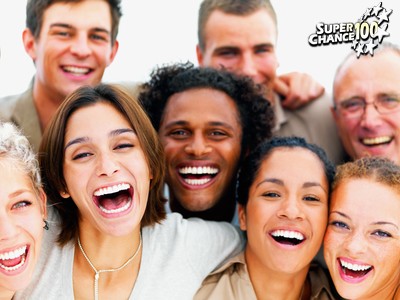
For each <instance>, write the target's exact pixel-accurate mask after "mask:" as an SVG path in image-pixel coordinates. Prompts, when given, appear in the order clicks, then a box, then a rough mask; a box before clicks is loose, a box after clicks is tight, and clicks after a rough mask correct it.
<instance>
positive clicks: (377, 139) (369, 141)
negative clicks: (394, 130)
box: [361, 136, 392, 145]
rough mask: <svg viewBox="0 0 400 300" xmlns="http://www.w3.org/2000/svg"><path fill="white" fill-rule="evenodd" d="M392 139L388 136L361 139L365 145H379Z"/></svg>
mask: <svg viewBox="0 0 400 300" xmlns="http://www.w3.org/2000/svg"><path fill="white" fill-rule="evenodd" d="M391 140H392V137H390V136H380V137H375V138H364V139H362V140H361V141H362V143H363V144H365V145H379V144H384V143H389V142H390V141H391Z"/></svg>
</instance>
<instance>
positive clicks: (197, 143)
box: [185, 134, 212, 157]
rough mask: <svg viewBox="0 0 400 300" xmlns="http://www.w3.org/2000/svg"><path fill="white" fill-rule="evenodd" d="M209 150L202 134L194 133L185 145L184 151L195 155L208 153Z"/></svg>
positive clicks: (209, 147)
mask: <svg viewBox="0 0 400 300" xmlns="http://www.w3.org/2000/svg"><path fill="white" fill-rule="evenodd" d="M211 150H212V149H211V146H209V145H208V144H207V140H206V138H205V137H204V136H203V135H202V134H194V135H193V137H192V139H191V140H190V141H189V142H188V144H187V145H186V147H185V152H186V153H188V154H190V155H194V156H196V157H201V156H203V155H206V154H208V153H210V152H211Z"/></svg>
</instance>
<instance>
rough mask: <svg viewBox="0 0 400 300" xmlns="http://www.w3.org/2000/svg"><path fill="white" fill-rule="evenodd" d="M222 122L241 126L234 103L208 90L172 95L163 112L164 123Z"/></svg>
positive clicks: (196, 89)
mask: <svg viewBox="0 0 400 300" xmlns="http://www.w3.org/2000/svg"><path fill="white" fill-rule="evenodd" d="M177 119H179V120H183V121H189V120H193V119H195V120H197V121H198V122H203V123H206V122H209V121H213V122H224V123H231V124H234V125H235V126H241V124H240V121H239V120H240V117H239V111H238V108H237V106H236V103H235V102H234V101H233V100H232V98H230V97H229V96H228V95H227V94H225V93H224V92H222V91H220V90H215V89H210V88H195V89H189V90H186V91H183V92H180V93H176V94H173V95H172V96H171V97H170V98H169V99H168V102H167V105H166V107H165V110H164V114H163V120H164V123H167V122H170V121H172V120H177Z"/></svg>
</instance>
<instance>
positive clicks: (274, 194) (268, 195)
mask: <svg viewBox="0 0 400 300" xmlns="http://www.w3.org/2000/svg"><path fill="white" fill-rule="evenodd" d="M262 196H263V197H264V198H274V199H277V198H279V197H280V194H279V193H278V192H273V191H271V192H264V193H263V194H262Z"/></svg>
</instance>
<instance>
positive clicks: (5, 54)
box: [0, 0, 400, 97]
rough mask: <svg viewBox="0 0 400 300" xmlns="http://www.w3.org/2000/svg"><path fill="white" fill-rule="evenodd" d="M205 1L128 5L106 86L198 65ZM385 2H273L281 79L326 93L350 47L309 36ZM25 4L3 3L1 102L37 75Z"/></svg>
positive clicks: (134, 1)
mask: <svg viewBox="0 0 400 300" xmlns="http://www.w3.org/2000/svg"><path fill="white" fill-rule="evenodd" d="M200 2H201V0H145V1H144V0H123V1H122V9H123V14H124V15H123V17H122V19H121V24H120V32H119V35H118V40H119V42H120V48H119V52H118V54H117V56H116V59H115V60H114V62H113V63H112V65H111V66H110V67H109V68H108V69H107V70H106V73H105V77H104V80H105V81H126V80H129V81H144V80H147V79H148V76H149V74H150V72H151V70H152V69H153V68H154V67H155V66H157V65H163V64H167V63H172V62H178V61H181V62H185V61H188V60H189V61H191V62H193V63H195V64H197V60H196V56H195V47H196V43H197V13H198V7H199V5H200ZM379 2H380V1H371V0H367V1H365V0H364V1H361V0H346V1H345V0H336V1H318V0H305V1H293V0H273V4H274V7H275V9H276V12H277V15H278V31H279V33H278V39H279V40H278V48H277V51H278V59H279V61H280V67H279V69H278V73H285V72H289V71H301V72H307V73H309V74H311V75H312V76H313V77H314V78H315V79H317V80H318V81H319V82H320V83H321V84H323V85H324V86H325V87H326V89H327V90H328V91H329V92H330V91H331V84H332V78H333V75H334V72H335V70H336V67H337V65H338V64H339V63H340V62H341V60H342V59H343V58H344V57H345V56H346V55H347V54H348V53H350V51H352V50H351V49H350V44H341V45H330V46H320V47H311V46H310V45H309V44H308V36H309V35H310V34H312V33H314V32H315V30H316V28H315V25H316V24H317V23H319V22H324V23H340V22H356V21H357V19H358V18H360V17H361V16H362V15H363V14H364V12H365V11H366V9H367V8H368V7H373V6H375V5H377V4H379ZM25 5H26V1H25V0H13V1H6V0H2V1H0V49H1V57H0V97H1V96H4V95H8V94H15V93H19V92H22V91H24V90H25V89H26V87H27V86H28V84H29V81H30V79H31V78H32V75H33V74H34V72H35V69H34V66H33V63H32V62H31V60H30V58H29V57H28V55H27V54H26V53H25V51H24V48H23V45H22V37H21V36H22V31H23V29H24V27H25ZM382 6H383V7H385V8H386V9H392V10H393V12H392V14H391V15H390V17H389V19H390V22H389V28H388V32H389V33H390V37H389V38H386V39H385V41H391V42H393V43H395V44H400V1H398V0H386V1H382Z"/></svg>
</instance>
